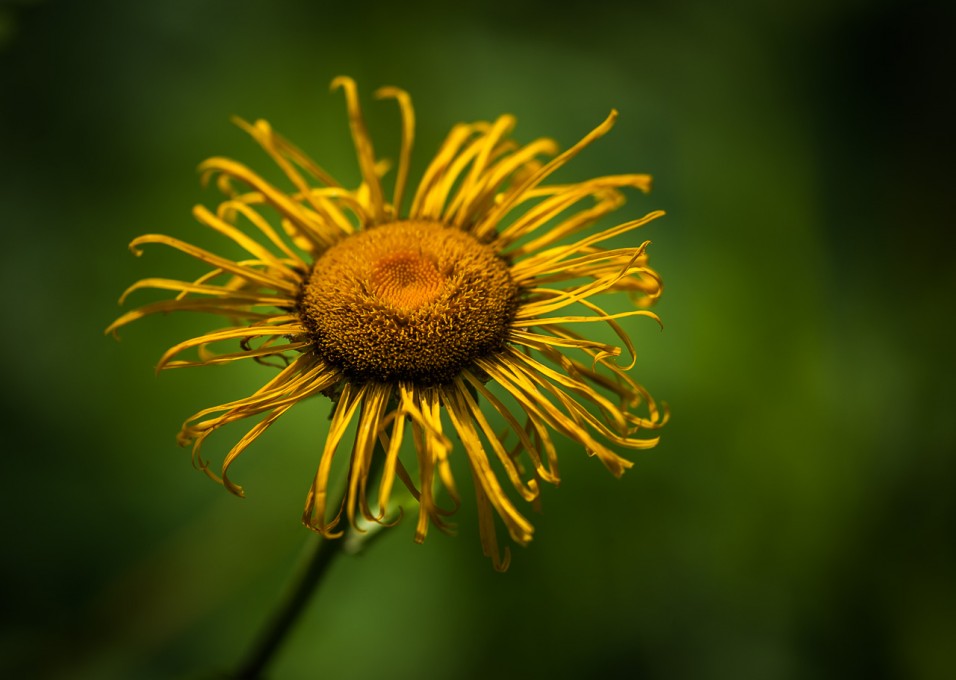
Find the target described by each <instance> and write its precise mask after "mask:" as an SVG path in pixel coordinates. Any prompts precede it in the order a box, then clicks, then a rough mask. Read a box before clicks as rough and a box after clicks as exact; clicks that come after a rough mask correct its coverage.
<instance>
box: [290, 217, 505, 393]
mask: <svg viewBox="0 0 956 680" xmlns="http://www.w3.org/2000/svg"><path fill="white" fill-rule="evenodd" d="M518 294H519V291H518V287H517V286H516V285H515V283H514V282H513V281H512V279H511V274H510V273H509V268H508V264H507V263H506V262H505V261H504V259H502V258H501V257H500V256H499V255H498V253H497V252H496V251H495V250H494V248H492V247H491V246H490V245H488V244H485V243H481V242H480V241H478V240H477V239H475V238H474V237H473V236H472V235H471V234H469V233H467V232H464V231H462V230H461V229H457V228H454V227H446V226H444V225H442V224H439V223H437V222H426V221H406V222H393V223H390V224H384V225H381V226H377V227H372V228H369V229H365V230H362V231H359V232H356V233H354V234H351V235H349V236H347V237H345V238H344V239H342V240H341V241H339V242H338V243H336V244H335V245H334V246H332V247H330V248H329V249H328V250H326V251H325V252H324V253H322V255H321V256H320V257H319V258H318V259H317V260H316V261H315V264H314V265H313V268H312V273H311V274H310V276H309V279H308V281H307V282H306V284H305V285H304V286H303V288H302V291H301V293H300V296H299V300H298V306H297V310H296V311H297V312H298V314H299V317H300V318H301V320H302V323H303V325H304V326H305V327H306V329H308V331H309V334H310V336H311V339H312V342H313V346H314V348H315V351H316V352H317V353H318V354H319V355H320V356H321V357H322V358H323V359H325V360H326V361H328V362H329V363H330V364H332V365H334V366H336V367H338V368H340V369H341V370H342V371H343V372H344V373H345V374H346V375H347V376H348V377H349V378H351V379H353V380H356V381H359V382H361V381H377V382H395V381H400V380H407V381H412V382H415V383H416V384H420V385H436V384H442V383H447V382H450V381H452V380H454V378H455V377H456V376H457V375H458V374H459V373H460V372H461V371H462V370H463V369H465V368H468V367H469V366H471V365H472V364H473V362H474V361H475V359H478V358H480V357H483V356H487V355H488V354H489V353H492V352H495V351H497V350H499V349H501V348H502V347H503V346H504V344H505V342H506V340H507V337H508V329H509V326H510V324H511V321H512V319H513V318H514V314H515V310H516V309H517V307H518Z"/></svg>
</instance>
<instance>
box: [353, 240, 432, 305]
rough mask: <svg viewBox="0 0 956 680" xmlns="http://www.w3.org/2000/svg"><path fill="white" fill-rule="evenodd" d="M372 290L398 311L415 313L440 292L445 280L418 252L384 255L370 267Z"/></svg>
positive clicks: (425, 256) (427, 258) (430, 258)
mask: <svg viewBox="0 0 956 680" xmlns="http://www.w3.org/2000/svg"><path fill="white" fill-rule="evenodd" d="M370 282H371V284H372V290H373V291H374V292H375V294H376V295H377V296H378V297H379V298H380V299H382V300H384V301H386V302H388V303H390V304H392V305H395V306H396V307H398V308H399V309H406V310H410V309H417V308H418V307H421V306H422V305H424V304H427V303H429V302H431V301H432V300H434V299H435V298H436V297H438V296H439V294H440V293H441V291H442V287H443V286H444V284H445V277H444V276H442V274H441V272H440V271H438V267H437V266H436V264H435V260H434V259H433V258H432V257H429V256H428V255H426V254H425V253H422V252H417V253H415V252H411V251H406V252H401V253H395V254H394V255H386V256H385V257H382V258H379V259H378V260H376V261H375V262H374V263H372V275H371V277H370Z"/></svg>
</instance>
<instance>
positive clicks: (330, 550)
mask: <svg viewBox="0 0 956 680" xmlns="http://www.w3.org/2000/svg"><path fill="white" fill-rule="evenodd" d="M343 543H344V541H343V539H338V540H334V541H329V540H326V539H324V538H320V539H319V541H318V543H317V544H316V547H315V552H314V553H312V557H311V559H310V560H309V564H308V565H307V566H306V568H305V571H304V572H303V573H302V575H301V577H300V578H299V582H298V584H296V587H295V588H294V589H293V590H292V592H291V593H289V596H288V597H287V598H286V600H285V601H284V602H283V603H282V606H281V607H280V608H279V609H278V611H277V612H276V614H275V616H274V617H273V619H272V620H271V621H270V622H269V625H268V626H267V627H266V629H265V631H264V633H263V635H262V637H260V638H259V641H258V643H257V644H256V645H255V647H253V649H252V653H251V654H250V655H249V656H248V657H247V658H246V661H245V663H243V664H242V666H241V667H240V668H239V671H238V672H237V673H236V674H235V675H234V676H233V678H234V680H261V678H262V677H264V676H263V675H262V673H263V671H264V670H265V668H266V666H267V665H268V664H269V662H270V661H271V660H272V657H273V656H275V654H276V652H277V651H278V650H279V647H280V646H281V645H282V642H283V640H285V638H286V635H287V634H288V632H289V631H290V630H291V629H292V626H293V625H294V624H295V622H296V621H297V620H298V618H299V615H300V614H301V613H302V610H303V609H305V605H306V604H308V602H309V599H310V598H311V596H312V593H313V592H315V588H316V586H318V585H319V582H320V581H321V580H322V576H323V575H324V574H325V572H326V571H327V570H328V568H329V565H330V564H332V560H333V558H334V557H335V556H336V555H337V554H339V553H340V552H341V549H342V544H343Z"/></svg>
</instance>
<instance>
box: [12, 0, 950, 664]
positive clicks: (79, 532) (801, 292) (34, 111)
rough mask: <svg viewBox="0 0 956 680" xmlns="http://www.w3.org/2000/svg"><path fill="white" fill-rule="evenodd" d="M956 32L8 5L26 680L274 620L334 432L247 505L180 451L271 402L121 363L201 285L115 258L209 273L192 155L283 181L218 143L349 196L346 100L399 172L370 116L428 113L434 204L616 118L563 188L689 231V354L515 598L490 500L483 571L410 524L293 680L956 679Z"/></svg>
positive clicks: (522, 567) (688, 13)
mask: <svg viewBox="0 0 956 680" xmlns="http://www.w3.org/2000/svg"><path fill="white" fill-rule="evenodd" d="M944 5H945V3H940V4H938V5H933V4H928V3H919V2H915V3H910V2H902V1H900V2H892V1H889V0H887V1H877V0H875V1H872V2H863V1H858V0H837V1H835V2H830V1H826V2H825V1H823V0H810V1H809V2H795V1H791V2H783V3H760V2H756V1H748V0H735V1H734V2H731V3H723V4H721V5H720V7H719V8H718V6H717V5H716V4H715V3H708V2H704V1H703V0H680V1H677V2H663V1H660V2H646V3H626V2H617V3H614V2H612V3H605V2H593V3H581V4H578V5H577V6H574V7H568V8H566V9H560V8H559V7H558V6H554V5H551V4H535V3H531V2H524V1H522V0H510V1H508V2H502V1H500V0H499V1H495V2H491V3H481V4H474V5H470V6H463V7H461V8H458V9H449V8H446V7H444V5H443V4H440V3H434V4H433V5H424V6H420V7H414V6H411V5H409V4H407V3H393V4H389V5H370V4H365V3H319V2H315V3H311V2H306V1H304V0H300V1H294V0H282V1H278V2H268V3H267V2H254V3H235V2H227V1H226V0H199V1H192V2H186V1H185V0H174V1H170V2H149V3H133V2H121V1H119V0H116V1H113V2H110V1H108V0H96V1H88V2H55V1H52V0H49V1H46V2H43V1H39V0H38V1H34V2H28V1H26V0H23V1H20V2H12V3H11V2H9V1H7V2H4V3H3V4H0V145H2V146H0V201H2V213H0V214H2V216H3V217H2V219H3V232H2V235H3V244H2V248H0V258H2V262H0V276H2V290H4V291H6V292H5V295H6V300H7V302H6V305H7V310H8V313H7V316H6V317H5V319H4V324H5V327H6V328H5V331H4V333H3V334H2V335H0V338H2V340H0V342H2V343H3V345H2V349H3V356H4V365H5V367H6V368H5V374H6V375H7V380H6V385H7V387H6V389H5V391H4V404H3V418H4V433H5V437H4V443H3V450H4V454H3V458H2V466H3V472H2V474H0V499H2V503H3V508H2V521H3V523H4V526H3V535H4V540H3V559H2V567H0V568H2V578H0V587H2V589H3V595H2V600H3V605H2V610H3V613H2V617H3V620H2V638H0V675H3V676H4V677H11V678H14V677H16V678H20V677H24V678H27V677H54V678H166V677H185V678H203V677H210V674H211V673H215V672H217V671H222V670H225V669H228V668H230V667H232V666H233V665H234V664H235V662H236V661H237V660H238V658H239V657H240V656H241V655H242V652H243V650H244V649H245V648H246V647H247V645H248V644H249V642H250V640H252V639H253V637H254V636H255V635H256V633H257V632H258V630H259V627H260V624H261V622H262V620H263V618H264V617H265V616H266V615H267V614H268V613H269V612H270V611H271V610H272V607H273V604H274V603H275V601H276V598H277V597H278V595H279V594H280V593H282V592H283V589H284V588H285V584H286V583H287V579H288V577H289V575H290V574H291V573H292V572H293V571H294V570H295V568H296V565H297V564H298V563H299V562H300V560H301V557H302V551H303V544H304V543H305V542H306V540H307V539H308V538H309V535H308V532H307V531H306V530H305V529H303V528H302V527H301V526H300V524H299V519H298V518H299V514H300V512H301V507H302V502H303V499H304V495H305V491H306V489H307V485H308V483H309V481H310V479H311V474H312V473H313V471H314V469H315V465H316V464H317V455H318V452H319V450H320V447H321V443H322V438H323V433H324V431H325V428H326V426H327V420H326V415H327V412H328V406H327V404H326V403H321V402H319V401H318V400H316V401H314V402H310V403H308V404H305V405H303V406H302V407H300V408H298V409H296V410H295V411H294V412H293V413H291V414H289V416H288V417H286V418H284V420H283V421H282V422H281V423H280V424H278V425H277V426H275V427H274V428H273V429H272V430H270V431H269V433H268V435H267V436H265V437H264V438H263V439H262V440H260V441H259V442H257V444H256V445H255V446H254V448H253V449H252V450H250V451H249V452H248V454H247V456H246V457H245V460H243V461H242V462H241V463H240V464H239V465H238V466H237V478H238V479H239V481H241V482H242V483H244V484H245V486H246V489H247V492H248V496H249V497H248V498H246V499H245V500H238V499H236V498H234V497H232V496H230V495H229V494H227V493H225V492H224V491H223V490H222V489H220V488H219V487H217V486H216V485H214V484H212V483H211V482H209V481H208V480H207V479H206V478H205V477H204V476H203V475H201V474H198V473H196V472H194V471H193V470H192V469H191V468H190V465H189V456H188V453H187V452H185V451H183V450H181V449H179V448H178V447H177V446H176V444H175V441H174V434H175V432H176V431H177V429H178V427H179V424H180V422H181V421H182V419H183V418H184V417H186V416H187V415H189V414H191V413H193V412H194V411H196V410H198V409H199V408H202V407H204V406H207V405H210V404H213V403H220V402H222V401H226V400H228V399H232V398H235V397H238V396H240V395H243V394H245V393H247V392H248V391H251V390H252V389H254V388H255V387H256V386H257V384H258V383H261V382H262V380H263V379H264V378H263V376H264V373H263V371H265V370H266V369H263V368H262V367H257V366H254V365H252V366H247V365H242V366H238V365H233V366H230V367H225V368H223V369H222V370H218V369H216V368H210V369H201V370H195V371H182V372H169V373H164V374H163V375H161V376H159V377H158V378H156V377H154V375H153V373H152V366H153V365H154V364H155V361H156V360H157V359H158V357H159V355H160V353H161V351H162V350H163V349H165V348H166V347H167V346H168V345H170V344H172V343H173V342H175V341H176V340H178V339H181V338H184V337H188V336H190V335H192V334H196V333H197V332H199V331H201V330H203V329H205V328H208V327H210V325H211V322H210V321H209V320H206V319H200V318H197V317H188V316H186V317H185V318H179V319H174V318H166V319H156V320H153V321H150V322H144V323H142V324H140V325H139V326H134V327H131V328H129V329H128V330H127V331H126V332H125V333H124V334H123V341H122V342H119V343H116V342H113V341H112V340H110V339H109V338H105V337H103V334H102V329H103V328H104V327H105V326H106V325H107V324H108V323H109V322H110V321H111V320H112V319H113V318H114V317H115V316H116V315H117V314H118V312H119V308H118V307H117V306H116V302H115V301H116V298H117V296H118V294H119V293H120V291H121V290H122V289H123V288H124V287H125V286H126V285H128V284H129V283H130V282H132V281H133V280H135V279H138V278H141V277H144V276H151V275H170V274H172V273H174V272H176V271H179V270H177V269H176V268H177V267H179V268H183V267H185V266H186V264H188V263H184V262H183V259H184V258H181V257H177V256H176V254H175V253H170V252H165V251H163V250H162V249H153V250H151V251H148V252H147V254H146V255H144V257H143V258H141V259H136V258H133V257H132V256H131V255H130V254H129V253H128V251H127V250H126V244H127V242H128V241H129V240H130V239H131V238H132V237H134V236H136V235H138V234H140V233H144V232H150V231H161V232H166V233H171V234H175V235H177V236H181V237H185V238H187V239H193V237H194V235H195V234H197V233H198V230H197V229H196V227H195V223H194V222H193V221H192V218H191V217H190V215H189V210H190V207H191V206H192V205H193V204H194V203H196V202H206V203H207V204H210V203H212V202H213V201H214V200H215V194H214V193H213V192H212V191H206V190H203V189H201V188H200V187H199V184H198V181H197V176H196V174H195V172H194V168H195V166H196V165H197V164H198V163H199V162H200V161H201V160H202V159H204V158H206V157H208V156H211V155H220V154H221V155H228V156H232V157H237V158H239V159H242V160H244V161H246V162H249V163H250V164H252V165H254V166H255V167H266V166H267V161H266V159H265V157H264V156H263V155H262V154H261V152H260V151H259V150H258V149H257V148H256V147H255V145H254V144H253V143H252V142H250V141H249V140H248V139H247V138H246V137H245V136H244V135H243V134H242V133H241V132H240V131H239V130H238V129H237V128H235V127H234V126H232V125H230V124H229V120H228V119H229V116H230V115H232V114H237V115H240V116H243V117H246V118H250V119H251V118H256V117H263V118H267V119H269V120H270V121H271V122H272V123H273V124H274V126H275V127H276V128H277V129H278V130H279V131H281V132H282V133H283V134H285V135H286V136H288V137H290V138H291V139H293V140H294V141H296V142H297V143H298V144H299V145H300V146H302V147H303V148H305V149H306V150H307V151H309V152H311V153H312V154H313V155H314V156H316V157H317V158H318V159H319V160H320V162H322V163H323V165H325V166H326V167H327V168H329V169H331V170H333V171H335V172H336V173H337V174H338V175H339V176H341V177H342V178H343V179H344V180H345V181H354V179H355V178H357V171H356V169H355V166H354V160H353V158H352V153H351V148H350V146H349V140H348V137H347V128H346V123H345V118H344V105H343V103H342V97H341V94H339V93H336V94H334V95H333V94H329V92H328V83H329V81H330V80H331V78H332V77H333V76H335V75H339V74H349V75H351V76H353V77H355V78H356V79H357V81H358V82H359V85H360V87H361V90H362V92H363V96H364V97H365V101H366V102H367V107H368V109H369V116H370V119H371V122H370V125H371V127H372V130H373V133H374V134H375V135H376V139H377V140H380V141H379V146H380V147H381V149H380V150H381V151H382V152H383V153H384V154H385V155H389V154H394V152H395V149H396V148H397V138H398V126H397V117H396V115H395V110H394V104H393V103H391V102H386V103H382V104H376V103H374V102H372V100H371V97H370V96H369V95H370V93H371V91H372V90H373V89H374V88H376V87H378V86H381V85H386V84H395V85H398V86H401V87H403V88H405V89H407V90H408V91H409V92H410V93H411V94H412V96H413V98H414V101H415V104H416V108H417V112H418V121H419V132H418V141H417V145H416V149H417V153H416V160H415V165H414V167H413V170H414V171H420V170H421V169H422V168H423V167H424V164H425V163H426V162H427V160H428V156H429V155H430V153H432V152H433V151H434V150H435V148H436V147H437V145H438V143H439V142H440V140H441V139H442V137H443V136H444V134H445V133H446V131H447V130H448V128H449V127H450V126H451V125H452V124H453V123H455V122H457V121H461V120H475V119H481V118H489V117H492V116H495V115H497V114H499V113H502V112H512V113H514V114H516V115H517V116H518V120H519V127H518V129H517V132H516V135H517V137H518V139H519V140H522V141H530V140H531V139H533V138H535V137H537V136H541V135H549V136H553V137H555V138H556V139H557V140H558V141H559V142H560V143H561V144H562V145H565V146H566V145H569V144H571V143H573V142H574V141H576V140H577V139H578V138H579V137H580V136H581V135H582V134H583V133H584V132H586V131H588V130H590V129H591V128H592V127H594V126H595V125H596V124H597V123H598V122H599V121H600V120H602V119H603V117H604V116H605V115H606V113H607V111H608V109H610V108H611V107H612V106H613V107H617V108H618V109H619V110H620V112H621V117H620V121H619V123H618V125H617V127H616V128H615V130H614V131H613V133H612V134H611V135H610V136H609V137H606V138H605V139H603V140H602V141H601V142H600V143H598V144H596V145H595V146H593V147H592V148H590V149H589V150H588V151H587V152H586V153H584V154H582V155H581V156H580V157H579V158H578V159H577V160H576V161H575V163H574V165H572V166H571V167H570V168H569V169H568V172H567V173H566V175H564V176H565V177H567V178H569V179H584V178H586V177H589V176H592V175H596V174H609V173H615V172H634V171H636V172H650V173H653V174H654V176H655V182H656V188H655V191H654V193H653V194H652V195H651V196H650V197H647V198H644V197H638V196H635V197H633V200H631V201H630V202H629V203H628V206H627V207H626V208H625V211H624V212H622V213H620V215H621V216H622V219H623V218H624V216H628V217H630V216H636V215H638V214H643V212H645V211H648V210H651V209H657V208H663V209H665V210H667V211H668V215H667V217H666V218H664V219H663V220H660V221H658V222H655V223H653V224H652V225H651V226H649V227H648V228H647V229H645V230H644V233H643V234H642V235H643V236H645V237H647V238H651V239H652V240H653V242H654V244H653V246H652V258H653V262H655V263H656V266H657V267H658V268H659V270H660V271H661V272H662V273H663V275H664V278H665V283H666V292H665V296H664V300H663V302H662V304H661V305H660V307H659V310H658V311H659V312H660V314H661V316H662V317H663V320H664V324H665V330H664V332H663V333H660V332H658V331H657V330H656V328H654V327H653V324H650V323H642V322H641V320H636V321H635V322H634V323H633V324H630V325H629V326H628V328H629V330H632V331H633V333H634V335H635V338H636V340H637V342H638V343H639V352H640V356H639V363H638V367H637V369H636V374H637V375H638V377H639V378H640V379H641V380H642V381H643V382H644V383H645V384H646V385H647V386H648V388H649V389H650V390H651V392H652V393H653V394H654V395H655V396H657V397H659V398H661V399H664V400H666V401H667V402H669V403H670V404H671V406H672V409H673V414H674V415H673V419H672V421H671V423H670V425H669V426H668V427H667V429H666V430H665V432H664V438H663V441H662V443H661V444H660V446H659V447H658V448H657V449H655V450H652V451H650V452H641V453H640V454H639V455H638V456H637V457H638V459H639V460H638V463H637V465H636V466H635V469H633V470H632V471H631V472H629V473H628V474H627V475H625V477H624V478H623V479H622V480H615V479H613V478H612V477H611V476H610V475H608V474H607V472H606V471H605V470H604V469H603V468H602V467H601V466H600V464H599V463H598V462H597V461H595V460H590V459H587V458H586V457H585V456H583V455H582V454H580V453H579V452H577V451H575V450H574V449H573V447H570V446H568V447H566V449H565V450H564V451H562V472H563V477H564V480H563V482H562V485H561V488H560V489H554V488H547V489H545V490H544V511H543V512H542V513H541V514H540V515H532V519H533V521H534V523H535V526H536V528H537V532H536V537H535V540H534V541H533V543H532V544H531V546H530V547H529V548H527V549H517V550H515V551H514V552H515V554H514V560H513V565H512V568H511V570H510V571H509V572H508V573H507V574H505V575H500V574H496V573H494V572H493V571H492V570H491V567H490V565H489V563H488V562H487V560H485V559H483V558H482V557H481V554H480V548H479V544H478V539H477V529H476V527H475V518H474V513H473V509H472V507H471V504H470V502H466V504H465V507H464V508H463V509H462V511H461V513H460V515H459V517H458V520H459V526H460V531H459V535H458V537H456V538H448V537H445V536H443V535H441V534H440V533H438V532H437V531H436V532H433V533H432V534H430V535H429V538H428V540H427V541H426V543H425V544H424V545H423V546H417V545H415V544H414V543H413V542H412V540H411V529H412V526H411V523H410V522H405V523H404V524H403V525H402V526H401V527H400V528H398V529H396V530H393V531H392V532H390V533H388V534H387V535H386V536H385V537H383V538H382V539H381V540H380V541H379V542H378V544H377V545H374V546H372V547H371V549H370V550H369V551H368V552H367V553H366V554H364V555H362V556H359V557H358V558H355V559H348V560H342V561H340V562H338V563H337V564H336V565H335V566H334V567H333V569H332V571H331V573H330V574H329V576H328V580H327V581H326V582H325V584H324V586H323V588H322V590H321V592H320V593H319V595H318V597H317V598H316V599H315V601H313V602H312V605H311V607H310V608H309V610H308V613H307V614H306V616H305V618H304V620H303V622H302V625H301V626H300V627H299V628H298V629H297V630H296V631H295V633H294V636H293V637H292V638H291V639H290V640H289V643H288V645H287V647H286V648H285V649H284V652H283V654H282V656H281V657H280V658H279V660H278V661H277V663H276V664H275V667H274V669H273V670H274V673H273V675H272V677H274V678H278V679H281V678H312V677H327V678H373V677H374V678H393V679H394V680H399V679H400V678H421V677H429V678H485V677H496V678H519V677H520V678H525V677H554V678H565V677H567V678H576V677H605V676H607V677H637V678H668V679H683V678H688V679H696V678H847V677H866V678H927V679H930V678H952V677H956V500H954V499H956V495H954V482H956V460H954V452H956V427H954V417H953V405H954V403H953V402H954V400H953V396H952V394H953V393H952V388H951V386H950V383H951V382H952V379H953V377H954V371H953V369H954V362H953V340H954V338H953V333H952V329H951V325H952V324H951V321H952V307H953V302H952V300H953V296H954V293H956V274H954V271H956V269H954V266H953V264H954V262H953V259H954V258H953V254H952V250H951V249H950V248H949V247H948V246H946V243H947V238H946V237H947V236H948V233H947V232H949V231H950V230H951V227H952V226H953V225H952V209H951V205H950V203H951V200H950V196H951V194H952V179H953V177H952V158H953V155H952V150H953V149H952V144H951V141H952V121H953V120H954V117H956V110H954V107H953V106H952V102H951V100H950V99H948V98H947V96H946V95H951V94H952V93H951V90H952V83H953V82H954V77H953V75H954V74H953V73H952V72H951V71H949V72H947V71H946V70H945V69H944V65H945V64H946V62H947V60H946V57H947V56H948V55H947V54H946V51H947V50H946V49H945V48H946V43H947V41H949V40H950V39H951V38H952V31H953V25H954V22H953V19H954V15H953V12H952V11H951V10H948V9H945V8H944ZM944 215H946V217H944ZM944 220H945V223H944ZM195 238H200V239H202V238H206V237H205V236H196V237H195ZM183 271H185V269H183ZM190 271H192V270H190ZM234 436H235V433H232V434H230V433H225V434H224V435H223V436H222V437H220V438H218V440H213V441H216V444H215V445H217V446H219V447H220V448H211V449H210V455H211V457H213V458H214V459H216V456H217V455H221V453H222V451H223V450H224V448H223V447H225V446H226V444H227V442H228V440H229V439H230V438H231V437H234ZM211 444H212V441H211ZM461 481H462V486H463V487H467V486H468V484H465V481H466V480H465V479H462V480H461ZM466 497H468V496H467V494H466Z"/></svg>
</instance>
